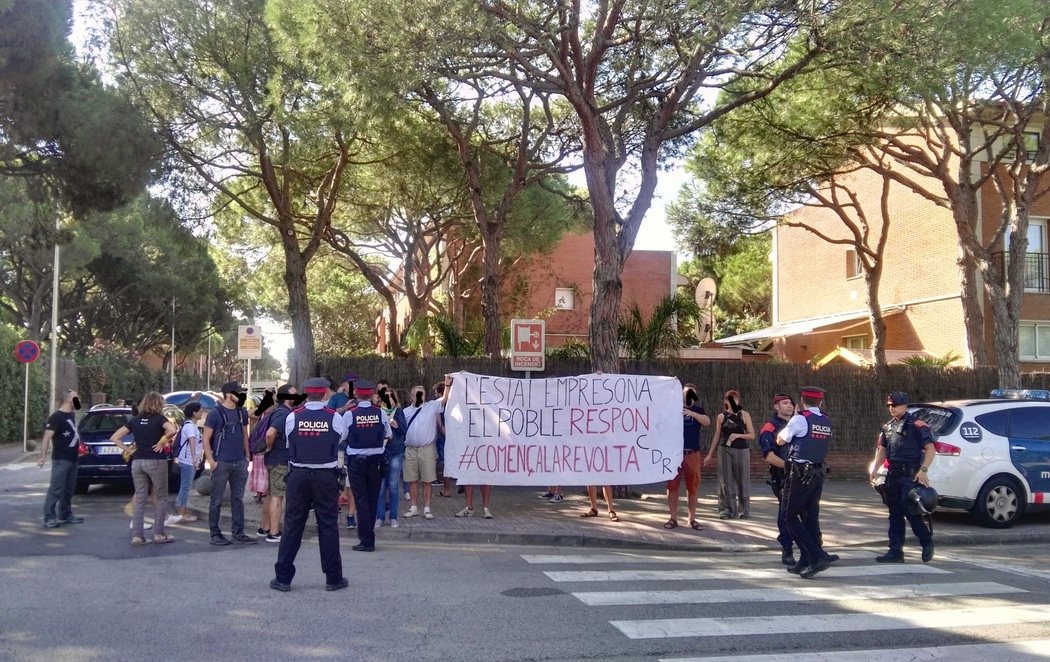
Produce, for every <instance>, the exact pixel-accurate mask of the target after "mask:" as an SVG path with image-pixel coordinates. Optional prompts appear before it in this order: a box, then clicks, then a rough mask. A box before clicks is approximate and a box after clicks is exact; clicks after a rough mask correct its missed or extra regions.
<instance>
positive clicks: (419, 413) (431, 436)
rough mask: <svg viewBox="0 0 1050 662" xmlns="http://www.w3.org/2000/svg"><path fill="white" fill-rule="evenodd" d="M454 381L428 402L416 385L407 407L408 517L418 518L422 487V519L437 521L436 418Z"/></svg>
mask: <svg viewBox="0 0 1050 662" xmlns="http://www.w3.org/2000/svg"><path fill="white" fill-rule="evenodd" d="M451 385H452V378H451V377H449V376H446V377H445V389H444V391H443V393H442V395H441V399H440V400H426V392H427V390H426V389H425V388H424V387H423V386H413V387H412V391H411V395H412V404H410V405H409V406H408V407H405V421H406V422H405V464H404V473H405V482H407V483H408V484H409V488H408V489H409V495H410V496H409V503H410V506H409V509H408V512H406V513H405V517H416V516H418V515H419V507H418V505H417V504H418V502H419V484H420V483H422V485H423V518H424V519H434V513H433V512H431V510H430V496H431V490H432V489H433V486H432V485H431V483H433V482H434V481H435V480H437V448H436V447H435V441H436V439H437V432H438V430H437V419H438V416H439V415H440V414H441V412H443V411H444V409H445V402H446V401H447V400H448V394H449V391H450V389H449V388H448V387H449V386H451Z"/></svg>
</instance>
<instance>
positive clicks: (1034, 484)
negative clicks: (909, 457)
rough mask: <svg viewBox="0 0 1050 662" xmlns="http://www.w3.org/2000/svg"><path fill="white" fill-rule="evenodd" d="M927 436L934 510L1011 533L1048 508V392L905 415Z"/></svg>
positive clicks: (1004, 393) (1009, 392)
mask: <svg viewBox="0 0 1050 662" xmlns="http://www.w3.org/2000/svg"><path fill="white" fill-rule="evenodd" d="M908 409H909V411H911V412H914V413H915V414H916V415H917V416H918V417H919V418H921V419H922V420H924V421H926V423H927V424H928V425H929V426H930V430H931V431H932V432H933V438H934V440H935V445H936V448H937V459H936V460H935V461H934V463H933V465H932V466H931V467H930V470H929V479H930V486H931V487H933V488H934V489H936V490H937V492H938V494H939V495H940V506H941V507H943V508H954V509H961V510H968V511H969V512H970V513H971V514H972V515H973V516H974V517H975V518H976V519H977V521H978V522H980V523H981V524H982V525H983V526H988V527H992V528H996V529H1003V528H1007V527H1010V526H1013V525H1014V523H1015V522H1017V519H1018V518H1019V517H1020V516H1021V515H1022V514H1024V513H1025V512H1026V511H1035V510H1040V509H1044V508H1050V391H1045V390H1034V389H1032V390H1013V389H996V390H994V391H992V393H991V396H990V397H989V398H985V399H980V400H951V401H946V402H932V403H921V404H914V405H911V406H909V407H908Z"/></svg>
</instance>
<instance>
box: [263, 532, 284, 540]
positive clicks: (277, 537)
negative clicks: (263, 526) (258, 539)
mask: <svg viewBox="0 0 1050 662" xmlns="http://www.w3.org/2000/svg"><path fill="white" fill-rule="evenodd" d="M266 542H281V534H280V533H278V534H276V535H274V534H272V533H267V534H266Z"/></svg>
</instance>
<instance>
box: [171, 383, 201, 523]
mask: <svg viewBox="0 0 1050 662" xmlns="http://www.w3.org/2000/svg"><path fill="white" fill-rule="evenodd" d="M182 413H183V414H184V415H185V416H186V420H185V422H183V424H182V428H181V429H180V430H179V433H178V434H177V435H175V442H174V443H173V444H172V446H171V454H172V456H173V457H174V458H175V462H176V463H177V464H178V467H179V493H178V495H177V496H176V497H175V507H176V508H178V509H179V512H178V514H173V515H170V516H168V518H167V519H166V520H164V525H165V526H171V525H172V524H178V523H179V522H196V521H197V517H196V515H193V514H191V513H190V511H189V509H188V508H187V506H188V504H189V499H190V486H192V485H193V476H194V474H195V473H196V472H197V465H199V464H200V461H201V459H203V457H204V455H203V453H204V448H203V446H202V445H201V432H200V429H198V428H197V423H198V420H199V419H200V414H201V404H200V403H199V402H191V403H189V404H188V405H186V407H185V409H183V410H182Z"/></svg>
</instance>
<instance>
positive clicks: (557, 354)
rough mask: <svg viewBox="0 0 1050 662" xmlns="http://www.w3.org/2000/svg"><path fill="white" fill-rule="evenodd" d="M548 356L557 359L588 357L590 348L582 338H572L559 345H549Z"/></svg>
mask: <svg viewBox="0 0 1050 662" xmlns="http://www.w3.org/2000/svg"><path fill="white" fill-rule="evenodd" d="M547 357H548V358H551V359H556V360H562V359H586V358H589V357H590V348H589V347H587V343H585V342H583V341H582V340H580V339H578V338H570V339H569V340H567V341H565V343H563V344H561V345H558V346H557V347H548V348H547Z"/></svg>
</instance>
